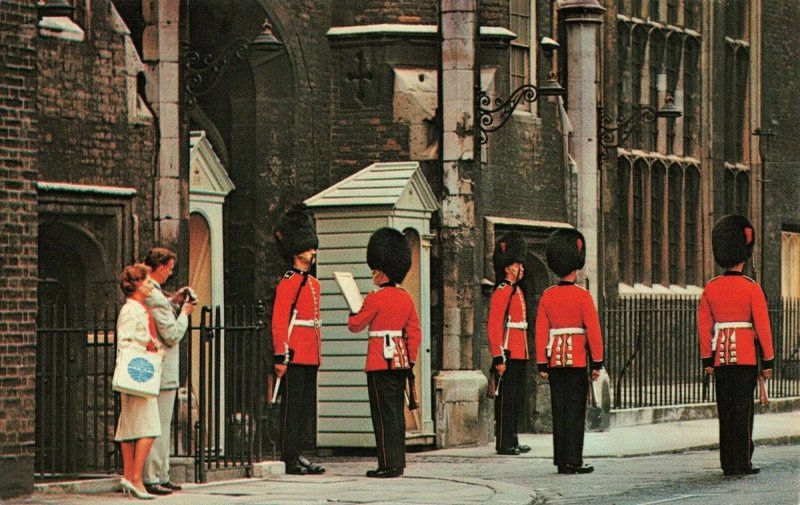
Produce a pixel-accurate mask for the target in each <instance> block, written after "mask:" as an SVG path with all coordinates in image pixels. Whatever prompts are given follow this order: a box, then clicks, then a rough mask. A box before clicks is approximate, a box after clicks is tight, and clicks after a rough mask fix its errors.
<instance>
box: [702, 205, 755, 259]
mask: <svg viewBox="0 0 800 505" xmlns="http://www.w3.org/2000/svg"><path fill="white" fill-rule="evenodd" d="M754 244H755V229H754V228H753V223H751V222H750V220H749V219H747V218H746V217H744V216H740V215H735V214H732V215H728V216H724V217H722V218H720V220H719V221H717V222H716V224H715V225H714V229H713V230H712V231H711V247H712V249H713V251H714V261H716V262H717V265H719V266H720V267H722V268H731V267H732V266H735V265H738V264H739V263H743V262H745V261H747V260H748V259H750V256H752V255H753V245H754Z"/></svg>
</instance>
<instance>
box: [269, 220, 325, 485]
mask: <svg viewBox="0 0 800 505" xmlns="http://www.w3.org/2000/svg"><path fill="white" fill-rule="evenodd" d="M274 235H275V239H276V242H277V245H278V249H279V250H280V252H281V255H282V256H283V257H284V259H285V260H286V261H287V262H289V263H290V264H291V266H292V268H291V270H289V271H288V272H286V274H284V276H283V278H282V279H281V280H280V282H279V283H278V287H277V288H276V291H275V303H274V305H273V307H272V343H273V349H274V351H273V352H274V354H275V357H274V358H275V361H274V363H275V365H274V366H275V373H276V374H277V376H278V377H279V378H280V380H281V385H280V393H281V398H282V399H281V413H280V416H281V417H280V424H281V435H282V440H281V441H280V444H281V445H280V447H281V459H282V460H283V461H284V463H286V473H288V474H293V475H305V474H320V473H323V472H325V468H323V467H322V466H320V465H316V464H314V463H311V462H310V461H309V460H308V459H307V458H306V457H305V456H303V455H302V452H303V450H304V449H309V448H312V447H313V445H314V442H313V440H314V437H315V430H316V426H315V421H316V418H317V370H318V369H319V365H320V357H321V353H320V349H321V346H322V340H321V339H322V336H321V331H320V328H321V323H320V308H319V302H320V285H319V281H318V280H317V279H316V278H315V277H314V276H313V275H311V273H310V270H311V266H312V265H313V264H314V262H315V261H316V255H317V248H318V247H319V240H318V239H317V232H316V229H315V227H314V221H313V219H312V218H311V216H310V215H309V214H307V213H306V212H305V210H304V207H303V206H295V207H293V208H292V209H290V210H289V211H288V212H286V214H285V215H284V216H283V217H282V218H281V220H280V221H279V222H278V225H277V226H276V228H275V232H274Z"/></svg>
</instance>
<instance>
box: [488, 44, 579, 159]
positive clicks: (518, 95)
mask: <svg viewBox="0 0 800 505" xmlns="http://www.w3.org/2000/svg"><path fill="white" fill-rule="evenodd" d="M539 45H540V46H541V48H542V52H543V53H544V55H545V57H546V58H547V59H548V60H549V59H551V58H552V57H553V52H554V51H555V50H556V49H557V48H558V47H559V45H558V42H556V41H555V40H553V39H551V38H550V37H542V40H541V41H540V43H539ZM566 93H567V90H566V89H564V88H563V87H562V86H561V84H559V82H558V80H557V79H556V76H555V73H554V72H550V74H549V75H548V76H547V80H546V81H545V82H544V84H542V85H541V86H539V87H538V88H537V87H536V86H534V85H533V84H523V85H522V86H520V87H518V88H517V89H515V90H514V91H512V92H511V94H510V95H509V97H508V98H507V99H506V100H503V99H502V98H495V99H494V104H492V98H491V97H490V96H489V93H487V92H486V91H485V90H481V92H480V93H479V94H478V98H477V100H478V128H479V130H480V144H481V145H484V144H486V143H487V142H488V141H489V133H492V132H496V131H497V130H499V129H500V128H502V127H503V125H505V124H506V122H508V120H509V118H510V117H511V115H512V114H513V113H514V110H516V108H517V106H518V105H519V104H520V103H522V102H523V101H524V102H527V103H533V102H535V101H536V100H537V99H538V98H539V97H540V96H564V95H565V94H566ZM495 121H497V122H496V123H495Z"/></svg>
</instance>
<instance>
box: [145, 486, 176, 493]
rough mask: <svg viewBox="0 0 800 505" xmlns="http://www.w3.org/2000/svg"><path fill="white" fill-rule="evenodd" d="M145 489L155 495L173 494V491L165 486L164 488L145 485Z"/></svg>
mask: <svg viewBox="0 0 800 505" xmlns="http://www.w3.org/2000/svg"><path fill="white" fill-rule="evenodd" d="M144 488H145V490H146V491H147V492H148V493H150V494H155V495H167V494H172V490H171V489H167V488H165V487H164V486H162V485H161V484H145V485H144Z"/></svg>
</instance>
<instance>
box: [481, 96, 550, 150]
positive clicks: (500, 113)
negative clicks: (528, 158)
mask: <svg viewBox="0 0 800 505" xmlns="http://www.w3.org/2000/svg"><path fill="white" fill-rule="evenodd" d="M537 98H539V90H538V89H537V88H536V86H534V85H533V84H524V85H522V86H520V87H518V88H517V89H515V90H514V91H512V92H511V96H509V97H508V100H505V101H503V100H502V99H500V98H495V100H494V106H492V98H491V97H490V96H489V94H488V93H487V92H486V91H481V92H480V94H479V95H478V126H479V128H480V143H481V144H486V142H488V141H489V136H488V134H489V133H491V132H495V131H497V130H499V129H500V128H502V127H503V125H504V124H506V122H507V121H508V119H509V118H510V117H511V114H513V112H514V110H515V109H516V108H517V106H518V105H519V104H520V102H522V101H525V102H528V103H533V102H535V101H536V99H537ZM495 120H497V122H496V123H495Z"/></svg>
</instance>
